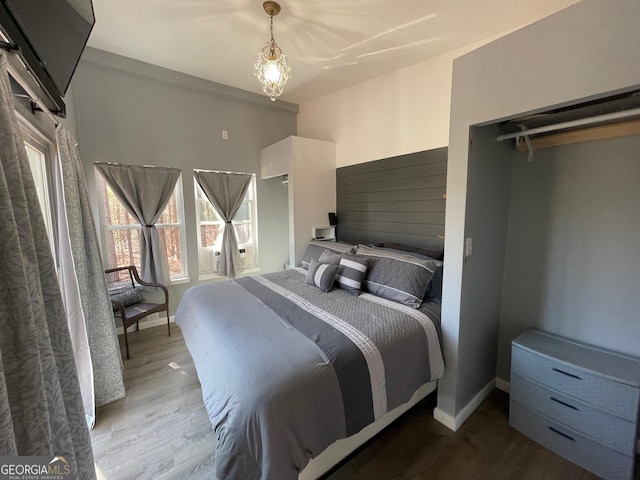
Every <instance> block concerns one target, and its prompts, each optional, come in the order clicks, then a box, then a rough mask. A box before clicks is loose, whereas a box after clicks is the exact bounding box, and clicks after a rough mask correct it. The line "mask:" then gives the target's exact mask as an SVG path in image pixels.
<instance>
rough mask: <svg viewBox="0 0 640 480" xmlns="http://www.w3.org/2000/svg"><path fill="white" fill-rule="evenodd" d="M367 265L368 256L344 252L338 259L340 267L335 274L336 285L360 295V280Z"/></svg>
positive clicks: (365, 272) (365, 271)
mask: <svg viewBox="0 0 640 480" xmlns="http://www.w3.org/2000/svg"><path fill="white" fill-rule="evenodd" d="M368 267H369V257H363V256H358V257H357V256H355V255H349V254H346V253H345V254H344V255H342V258H341V259H340V268H339V269H338V275H337V276H336V283H337V284H338V287H340V288H343V289H345V290H346V291H348V292H350V293H352V294H354V295H360V290H361V288H362V282H363V281H364V277H365V275H366V274H367V268H368Z"/></svg>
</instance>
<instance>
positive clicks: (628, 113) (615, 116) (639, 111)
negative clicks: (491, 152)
mask: <svg viewBox="0 0 640 480" xmlns="http://www.w3.org/2000/svg"><path fill="white" fill-rule="evenodd" d="M636 115H640V108H632V109H631V110H623V111H622V112H614V113H605V114H603V115H596V116H595V117H587V118H581V119H578V120H570V121H568V122H561V123H556V124H553V125H547V126H544V127H537V128H531V129H529V130H522V131H521V132H514V133H504V134H502V135H498V136H497V137H496V140H497V141H499V142H501V141H503V140H509V139H510V138H518V137H525V136H529V135H537V134H539V133H547V132H553V131H556V130H564V129H566V128H572V127H581V126H583V125H591V124H593V123H599V122H606V121H609V120H619V119H621V118H628V117H633V116H636Z"/></svg>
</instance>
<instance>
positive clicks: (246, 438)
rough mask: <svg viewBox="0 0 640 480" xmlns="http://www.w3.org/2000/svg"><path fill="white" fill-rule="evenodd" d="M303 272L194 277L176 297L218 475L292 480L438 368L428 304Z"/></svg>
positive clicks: (433, 315)
mask: <svg viewBox="0 0 640 480" xmlns="http://www.w3.org/2000/svg"><path fill="white" fill-rule="evenodd" d="M305 274H306V272H305V271H304V270H302V269H291V270H285V271H283V272H275V273H271V274H266V275H258V276H253V277H244V278H240V279H236V280H227V281H220V282H215V283H211V284H205V285H199V286H196V287H192V288H190V289H189V290H187V292H185V294H184V296H183V299H182V301H181V303H180V306H179V307H178V311H177V313H176V323H177V324H178V326H179V327H180V328H181V330H182V332H183V335H184V338H185V342H186V344H187V348H188V349H189V352H190V353H191V356H192V358H193V361H194V364H195V366H196V370H197V373H198V377H199V380H200V383H201V386H202V395H203V399H204V404H205V407H206V409H207V412H208V415H209V418H210V420H211V423H212V425H213V427H214V429H215V433H216V437H217V440H218V442H217V447H216V452H215V455H216V474H217V476H218V479H219V480H223V479H231V480H235V479H261V480H268V479H273V480H295V479H297V478H298V473H299V472H300V471H301V470H302V469H303V468H304V467H305V465H306V464H307V463H308V461H309V459H310V458H313V457H315V456H316V455H318V454H319V453H320V452H322V451H323V450H324V449H325V448H326V447H327V446H329V445H330V444H331V443H333V442H335V441H336V440H338V439H341V438H345V437H347V436H350V435H353V434H355V433H357V432H359V431H360V430H361V429H362V428H364V427H365V426H367V425H369V424H370V423H372V422H374V421H375V420H376V419H377V418H380V417H381V416H382V415H384V414H385V413H386V412H387V411H389V410H391V409H393V408H395V407H397V406H398V405H401V404H403V403H405V402H407V401H408V400H409V399H410V398H411V396H412V395H413V393H414V392H415V391H416V389H417V388H418V387H420V386H421V385H423V384H425V383H427V382H430V381H433V380H436V379H437V378H440V377H441V376H442V375H443V373H444V362H443V358H442V353H441V347H440V345H441V342H440V335H439V308H440V306H439V305H437V304H432V303H429V302H425V303H424V304H423V306H422V307H421V308H420V309H413V308H410V307H407V306H404V305H401V304H399V303H396V302H393V301H390V300H385V299H383V298H380V297H376V296H373V295H370V294H361V295H360V296H354V295H352V294H350V293H348V292H346V291H344V290H340V289H333V290H332V291H331V292H329V293H323V292H322V291H321V290H319V289H318V288H316V287H314V286H312V285H307V284H306V283H305V282H304V279H305Z"/></svg>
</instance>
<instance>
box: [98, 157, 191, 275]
mask: <svg viewBox="0 0 640 480" xmlns="http://www.w3.org/2000/svg"><path fill="white" fill-rule="evenodd" d="M95 166H96V168H97V169H98V172H100V174H101V175H102V177H103V178H104V179H105V180H106V182H107V183H108V184H109V186H110V187H111V190H113V193H114V194H115V195H116V197H118V200H120V201H121V202H122V204H123V205H124V206H125V208H126V209H127V211H128V212H129V213H130V214H131V215H133V217H134V218H135V219H136V220H138V222H140V226H141V227H142V235H141V236H140V270H141V272H140V277H141V278H142V279H143V280H145V281H147V282H153V283H165V284H166V283H168V282H169V280H170V275H169V262H168V261H167V254H166V252H165V250H164V248H163V247H162V243H161V242H160V235H159V234H158V229H157V228H156V226H155V224H156V222H157V221H158V219H159V218H160V217H161V216H162V212H163V211H164V209H165V207H166V206H167V203H168V202H169V199H170V198H171V194H172V193H173V189H174V188H175V186H176V182H177V181H178V178H179V177H180V169H178V168H168V167H145V166H142V165H120V164H114V163H96V164H95ZM119 266H120V265H119Z"/></svg>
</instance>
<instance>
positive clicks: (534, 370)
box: [509, 330, 640, 480]
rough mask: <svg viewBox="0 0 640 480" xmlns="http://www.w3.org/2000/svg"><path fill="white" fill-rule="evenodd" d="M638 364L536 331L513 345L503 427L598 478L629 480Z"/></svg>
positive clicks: (639, 392)
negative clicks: (506, 425)
mask: <svg viewBox="0 0 640 480" xmlns="http://www.w3.org/2000/svg"><path fill="white" fill-rule="evenodd" d="M639 408H640V359H639V358H636V357H632V356H629V355H623V354H620V353H616V352H612V351H609V350H605V349H602V348H598V347H594V346H591V345H586V344H583V343H580V342H576V341H573V340H570V339H567V338H563V337H559V336H556V335H552V334H550V333H546V332H543V331H540V330H528V331H526V332H524V333H523V334H522V335H520V336H519V337H518V338H516V339H515V340H514V341H513V342H512V348H511V400H510V406H509V423H510V424H511V425H512V426H513V427H514V428H516V429H517V430H519V431H520V432H522V433H523V434H525V435H527V436H528V437H530V438H532V439H533V440H535V441H537V442H538V443H540V444H542V445H544V446H545V447H547V448H549V449H550V450H553V451H554V452H556V453H558V454H559V455H562V456H563V457H565V458H567V459H569V460H571V461H572V462H574V463H576V464H578V465H580V466H582V467H584V468H585V469H587V470H589V471H591V472H593V473H595V474H596V475H599V476H601V477H603V478H605V479H612V480H613V479H615V480H617V479H625V480H630V479H632V478H633V472H634V464H635V459H636V455H637V446H636V445H637V438H638V412H639Z"/></svg>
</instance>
